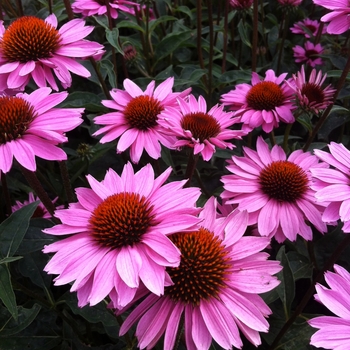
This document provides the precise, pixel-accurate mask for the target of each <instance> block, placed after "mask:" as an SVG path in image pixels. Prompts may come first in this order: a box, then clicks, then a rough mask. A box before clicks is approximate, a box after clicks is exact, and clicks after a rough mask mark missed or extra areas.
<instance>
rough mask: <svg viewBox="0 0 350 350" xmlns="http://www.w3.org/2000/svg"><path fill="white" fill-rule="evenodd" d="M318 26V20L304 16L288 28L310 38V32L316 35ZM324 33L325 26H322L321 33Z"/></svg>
mask: <svg viewBox="0 0 350 350" xmlns="http://www.w3.org/2000/svg"><path fill="white" fill-rule="evenodd" d="M319 28H320V22H319V21H317V20H312V19H310V18H305V19H303V20H302V21H299V22H297V23H294V25H293V27H291V28H290V30H291V32H292V33H293V34H302V35H304V36H305V38H307V39H310V37H311V36H310V33H311V35H312V36H314V37H315V36H316V35H317V33H318V30H319ZM325 33H326V26H324V27H323V28H322V34H325Z"/></svg>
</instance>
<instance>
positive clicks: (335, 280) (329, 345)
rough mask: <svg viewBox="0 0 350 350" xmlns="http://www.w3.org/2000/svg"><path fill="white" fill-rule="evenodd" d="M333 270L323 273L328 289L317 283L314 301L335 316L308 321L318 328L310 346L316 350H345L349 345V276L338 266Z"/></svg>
mask: <svg viewBox="0 0 350 350" xmlns="http://www.w3.org/2000/svg"><path fill="white" fill-rule="evenodd" d="M333 268H334V271H335V272H330V271H327V272H326V273H325V280H326V282H327V284H328V285H329V287H330V288H329V289H328V288H326V287H324V286H322V285H321V284H319V283H318V284H317V285H316V292H317V294H315V299H316V300H317V301H318V302H320V303H322V304H323V305H324V306H325V307H326V308H328V309H329V310H330V311H331V312H333V313H334V314H335V315H336V316H320V317H315V318H312V319H311V320H309V321H308V323H309V324H310V325H311V326H312V327H314V328H318V331H317V332H316V333H315V334H313V336H312V337H311V340H310V344H311V345H313V346H315V347H317V348H324V349H332V350H347V349H349V344H350V303H349V300H350V274H349V272H348V271H346V270H345V269H344V268H343V267H341V266H339V265H334V267H333Z"/></svg>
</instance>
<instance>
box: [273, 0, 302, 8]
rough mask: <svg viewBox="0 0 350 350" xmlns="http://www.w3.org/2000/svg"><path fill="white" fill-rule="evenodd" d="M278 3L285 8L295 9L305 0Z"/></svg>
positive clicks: (279, 0) (280, 1)
mask: <svg viewBox="0 0 350 350" xmlns="http://www.w3.org/2000/svg"><path fill="white" fill-rule="evenodd" d="M277 1H278V3H279V4H280V5H282V6H284V7H290V8H294V7H296V6H299V5H300V4H301V3H302V2H303V0H277Z"/></svg>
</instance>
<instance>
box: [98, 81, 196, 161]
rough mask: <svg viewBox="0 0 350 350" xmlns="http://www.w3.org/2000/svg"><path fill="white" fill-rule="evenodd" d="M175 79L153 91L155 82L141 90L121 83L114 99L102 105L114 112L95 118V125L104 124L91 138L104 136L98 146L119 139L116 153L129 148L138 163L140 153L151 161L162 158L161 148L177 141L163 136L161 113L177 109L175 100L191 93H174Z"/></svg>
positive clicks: (114, 94) (130, 82)
mask: <svg viewBox="0 0 350 350" xmlns="http://www.w3.org/2000/svg"><path fill="white" fill-rule="evenodd" d="M173 85H174V78H168V79H166V80H165V81H163V82H162V83H161V84H159V85H158V87H157V88H156V89H155V81H154V80H153V81H151V82H150V83H149V84H148V86H147V88H146V90H145V91H142V90H141V88H140V87H138V86H137V85H136V84H135V83H134V82H132V81H131V80H130V79H125V80H124V89H125V91H124V90H120V89H113V90H112V91H111V97H112V99H113V100H104V101H102V104H103V105H104V106H106V107H108V108H111V109H114V110H115V111H114V112H111V113H107V114H104V115H101V116H98V117H96V118H95V119H94V122H95V124H97V125H104V127H102V128H101V129H100V130H98V131H97V132H95V133H94V136H97V135H101V134H104V136H103V137H102V138H101V139H100V142H101V143H106V142H111V141H113V140H116V139H117V138H119V140H118V143H117V153H121V152H123V151H125V150H126V149H127V148H129V147H130V158H131V161H132V162H133V163H138V162H139V160H140V158H141V155H142V152H143V150H145V151H146V152H147V153H148V155H149V156H150V157H151V158H153V159H158V158H159V157H160V155H161V146H160V144H162V145H164V146H165V147H168V148H170V147H171V146H172V145H173V144H174V142H175V140H176V138H175V136H169V135H167V134H165V131H164V129H163V127H161V126H160V125H159V124H158V119H159V117H160V114H161V113H162V112H163V111H164V109H165V108H166V107H175V106H177V101H176V99H177V97H183V96H187V95H188V93H189V92H190V90H189V89H188V90H185V91H183V92H181V93H179V92H173V90H172V89H173Z"/></svg>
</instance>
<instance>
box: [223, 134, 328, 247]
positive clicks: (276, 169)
mask: <svg viewBox="0 0 350 350" xmlns="http://www.w3.org/2000/svg"><path fill="white" fill-rule="evenodd" d="M256 148H257V150H256V151H253V150H251V149H249V148H247V147H244V157H237V156H233V157H232V160H230V161H229V164H228V166H227V169H228V170H229V171H230V172H231V173H232V175H231V174H230V175H225V176H223V177H222V182H223V183H224V189H225V190H224V192H223V193H222V194H221V196H222V198H224V199H225V200H227V203H228V204H230V203H233V204H238V209H239V210H247V211H248V213H249V215H250V216H252V217H254V222H255V223H257V226H258V231H259V233H260V235H262V236H267V237H272V236H274V237H275V238H276V240H277V241H278V242H283V241H284V240H285V239H286V238H287V239H289V240H290V241H295V240H296V238H297V234H299V235H300V236H302V237H304V238H305V239H306V240H311V239H312V229H311V227H310V226H309V225H308V224H307V223H306V221H309V222H310V223H311V224H312V225H314V226H315V227H316V229H317V230H318V231H320V232H326V231H327V227H326V224H325V223H324V222H323V221H322V218H321V209H322V208H321V207H320V206H319V205H317V204H316V199H315V198H314V195H315V191H314V190H312V189H311V187H310V186H311V174H310V169H313V168H324V167H326V166H327V165H326V164H324V163H319V161H318V159H317V157H316V156H314V155H311V154H310V153H309V152H305V153H304V152H303V151H302V150H297V151H294V152H292V153H291V154H290V155H289V156H288V158H287V156H286V154H285V152H284V151H283V149H282V148H281V147H280V146H278V145H275V146H273V148H272V149H271V150H269V147H268V145H267V144H266V142H265V141H264V140H263V138H262V137H261V136H259V137H258V140H257V146H256Z"/></svg>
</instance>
